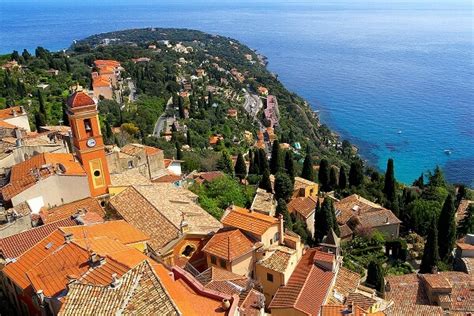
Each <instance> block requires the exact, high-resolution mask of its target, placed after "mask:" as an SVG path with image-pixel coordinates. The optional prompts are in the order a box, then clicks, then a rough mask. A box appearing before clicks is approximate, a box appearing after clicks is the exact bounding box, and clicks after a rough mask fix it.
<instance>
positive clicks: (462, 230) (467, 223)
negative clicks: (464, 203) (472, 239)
mask: <svg viewBox="0 0 474 316" xmlns="http://www.w3.org/2000/svg"><path fill="white" fill-rule="evenodd" d="M457 233H458V237H462V236H465V235H467V234H473V233H474V204H470V205H469V206H468V208H467V212H466V215H465V216H464V218H463V219H462V220H461V221H460V223H459V229H458V232H457Z"/></svg>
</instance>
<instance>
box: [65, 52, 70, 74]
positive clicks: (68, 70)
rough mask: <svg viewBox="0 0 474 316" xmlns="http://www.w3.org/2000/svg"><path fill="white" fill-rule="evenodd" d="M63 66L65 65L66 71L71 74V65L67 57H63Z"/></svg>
mask: <svg viewBox="0 0 474 316" xmlns="http://www.w3.org/2000/svg"><path fill="white" fill-rule="evenodd" d="M64 64H65V65H66V71H67V72H71V63H70V62H69V57H68V56H64Z"/></svg>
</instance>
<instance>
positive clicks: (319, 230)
mask: <svg viewBox="0 0 474 316" xmlns="http://www.w3.org/2000/svg"><path fill="white" fill-rule="evenodd" d="M331 229H332V230H334V232H335V233H336V235H338V236H339V234H340V232H339V225H337V221H336V214H335V211H334V205H333V203H332V200H331V199H329V198H326V199H324V202H323V204H322V205H321V206H320V205H319V200H318V201H317V202H316V208H315V211H314V241H315V242H316V243H320V242H321V241H322V240H323V237H324V236H326V235H327V234H328V233H329V232H330V231H331Z"/></svg>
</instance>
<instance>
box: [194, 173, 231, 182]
mask: <svg viewBox="0 0 474 316" xmlns="http://www.w3.org/2000/svg"><path fill="white" fill-rule="evenodd" d="M223 176H224V173H222V172H221V171H209V172H200V173H198V174H196V175H195V177H194V179H195V180H196V181H197V182H199V183H204V182H211V181H213V180H215V179H217V178H219V177H223Z"/></svg>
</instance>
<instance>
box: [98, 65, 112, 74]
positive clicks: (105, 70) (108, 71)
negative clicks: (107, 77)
mask: <svg viewBox="0 0 474 316" xmlns="http://www.w3.org/2000/svg"><path fill="white" fill-rule="evenodd" d="M114 72H115V67H113V66H107V65H106V66H100V67H99V74H101V75H103V74H113V73H114Z"/></svg>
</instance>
